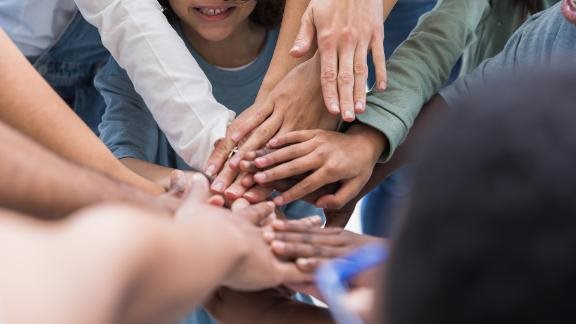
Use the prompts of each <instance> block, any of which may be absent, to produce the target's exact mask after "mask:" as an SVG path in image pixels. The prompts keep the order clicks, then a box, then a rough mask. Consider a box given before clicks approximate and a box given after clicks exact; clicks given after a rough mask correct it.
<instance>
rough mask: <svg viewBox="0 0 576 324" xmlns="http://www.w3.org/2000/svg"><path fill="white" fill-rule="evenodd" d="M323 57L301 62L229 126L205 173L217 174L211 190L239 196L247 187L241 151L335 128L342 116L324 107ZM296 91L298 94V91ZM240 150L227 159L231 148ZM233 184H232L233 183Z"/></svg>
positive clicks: (233, 196) (229, 196)
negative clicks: (294, 133)
mask: <svg viewBox="0 0 576 324" xmlns="http://www.w3.org/2000/svg"><path fill="white" fill-rule="evenodd" d="M319 69H320V61H319V58H318V57H317V56H315V57H313V58H311V59H310V60H308V61H306V62H304V63H302V64H300V65H299V66H297V67H296V68H294V69H293V70H292V71H291V72H290V73H288V74H287V75H286V77H284V79H282V80H281V81H280V82H279V83H278V85H276V87H275V88H274V89H273V90H272V91H271V92H270V93H269V94H268V95H267V96H266V97H265V98H263V99H259V100H258V101H257V102H256V103H255V104H254V105H253V106H252V107H250V108H248V109H247V110H246V111H244V112H243V113H242V114H241V115H240V116H239V117H238V118H237V119H236V120H234V122H232V124H231V125H230V127H229V128H228V131H227V134H226V138H224V139H222V140H220V141H219V142H218V143H217V144H216V147H215V149H214V152H213V153H212V155H211V156H210V158H209V160H208V162H207V167H206V173H207V174H208V175H209V176H216V178H215V180H214V182H213V184H212V187H211V188H212V190H213V191H214V192H217V193H226V195H227V198H229V199H236V198H239V197H241V196H242V194H243V193H244V192H245V191H246V189H245V186H242V183H241V181H242V179H241V178H238V180H237V181H236V182H235V183H234V185H232V183H233V182H234V181H235V180H236V179H237V176H238V164H239V162H240V161H241V160H242V154H243V153H242V152H248V151H252V150H257V149H260V148H262V147H264V146H265V144H266V143H267V142H268V141H269V140H270V139H271V138H272V137H274V136H275V135H281V134H286V133H288V132H291V131H295V130H303V129H327V130H335V129H336V127H337V125H338V122H339V118H338V117H336V116H333V115H331V114H330V113H328V112H327V111H326V109H324V108H323V103H322V97H321V96H320V95H319V94H320V93H321V89H320V76H319V75H320V74H319V73H320V70H319ZM295 94H297V95H295ZM241 141H242V143H241V144H240V145H239V150H240V152H239V153H237V154H236V155H235V156H233V157H232V158H231V159H230V160H229V161H228V156H229V154H230V152H231V151H232V149H233V148H234V147H235V146H236V145H237V144H238V143H240V142H241ZM231 185H232V186H231Z"/></svg>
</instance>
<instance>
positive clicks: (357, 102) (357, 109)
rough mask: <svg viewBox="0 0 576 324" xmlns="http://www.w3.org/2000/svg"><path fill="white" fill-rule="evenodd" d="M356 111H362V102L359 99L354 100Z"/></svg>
mask: <svg viewBox="0 0 576 324" xmlns="http://www.w3.org/2000/svg"><path fill="white" fill-rule="evenodd" d="M355 108H356V111H363V110H364V103H363V102H362V101H360V100H358V101H356V107H355Z"/></svg>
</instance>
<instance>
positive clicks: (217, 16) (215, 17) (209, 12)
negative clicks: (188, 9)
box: [193, 7, 236, 21]
mask: <svg viewBox="0 0 576 324" xmlns="http://www.w3.org/2000/svg"><path fill="white" fill-rule="evenodd" d="M193 9H194V12H196V14H198V16H200V17H201V18H202V19H203V20H206V21H220V20H224V19H226V18H227V17H228V16H229V15H230V14H231V13H232V11H234V9H236V7H194V8H193Z"/></svg>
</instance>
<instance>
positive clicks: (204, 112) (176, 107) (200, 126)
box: [76, 0, 234, 169]
mask: <svg viewBox="0 0 576 324" xmlns="http://www.w3.org/2000/svg"><path fill="white" fill-rule="evenodd" d="M76 3H77V5H78V7H79V8H80V11H81V12H82V15H83V16H84V17H85V18H86V20H87V21H88V22H90V23H91V24H93V25H95V26H96V27H97V28H98V30H99V31H100V35H101V37H102V42H103V44H104V46H106V48H107V49H108V50H109V51H110V53H112V55H113V56H114V58H115V59H116V60H117V61H118V63H119V64H120V66H121V67H122V68H124V69H126V71H127V72H128V75H129V76H130V79H131V80H133V82H134V87H135V89H136V91H137V92H138V93H139V94H141V95H142V97H143V99H144V102H145V103H146V106H147V107H148V109H150V111H151V113H152V115H153V116H154V119H155V120H156V122H157V123H158V125H159V127H160V129H162V131H163V132H164V134H166V137H167V138H168V141H169V142H170V144H171V145H172V147H173V148H174V150H175V151H176V153H178V155H180V156H181V157H182V158H183V159H184V161H186V163H188V164H189V165H190V166H192V167H194V168H197V169H202V168H204V164H205V161H206V159H207V158H208V154H209V152H211V151H212V149H213V146H214V143H216V141H217V140H218V139H220V138H222V137H224V135H225V133H226V127H227V125H228V123H229V122H230V121H231V120H232V119H233V118H234V113H233V112H232V111H229V110H228V109H226V108H225V107H223V106H222V105H220V104H219V103H218V102H217V101H216V100H215V99H214V97H213V95H212V86H211V85H210V82H209V81H208V80H207V78H206V76H205V75H204V72H203V71H202V70H201V69H200V67H199V66H198V64H197V63H196V61H195V60H194V58H193V57H192V56H191V55H190V53H189V51H188V50H187V48H186V45H185V44H184V41H183V40H182V39H181V38H180V37H178V35H177V33H176V32H175V31H174V29H173V28H172V27H171V26H170V24H169V23H168V21H167V20H166V18H165V17H164V15H163V13H162V12H161V8H160V5H159V3H158V2H157V1H156V0H104V1H92V0H76ZM176 116H177V117H176ZM190 129H194V130H195V131H190Z"/></svg>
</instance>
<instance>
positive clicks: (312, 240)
mask: <svg viewBox="0 0 576 324" xmlns="http://www.w3.org/2000/svg"><path fill="white" fill-rule="evenodd" d="M314 232H315V233H310V232H304V233H293V232H278V233H274V240H275V241H280V242H284V243H302V244H311V245H322V246H333V247H339V246H343V245H344V244H345V243H346V241H345V239H346V238H345V237H344V236H343V235H341V234H340V233H338V234H323V233H322V231H321V228H317V229H314Z"/></svg>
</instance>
